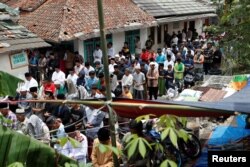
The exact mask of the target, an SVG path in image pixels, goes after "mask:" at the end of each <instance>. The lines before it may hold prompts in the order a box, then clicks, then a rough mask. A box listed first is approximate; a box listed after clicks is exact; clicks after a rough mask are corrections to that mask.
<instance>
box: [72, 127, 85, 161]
mask: <svg viewBox="0 0 250 167" xmlns="http://www.w3.org/2000/svg"><path fill="white" fill-rule="evenodd" d="M69 136H70V137H72V138H74V139H75V140H76V141H78V142H79V144H77V145H76V147H74V146H72V144H71V143H70V146H71V147H70V148H69V154H68V156H69V157H70V158H73V159H75V160H76V161H77V162H78V164H86V161H87V160H86V157H87V155H88V140H87V137H86V136H85V135H83V134H82V133H81V132H80V131H75V132H71V133H69Z"/></svg>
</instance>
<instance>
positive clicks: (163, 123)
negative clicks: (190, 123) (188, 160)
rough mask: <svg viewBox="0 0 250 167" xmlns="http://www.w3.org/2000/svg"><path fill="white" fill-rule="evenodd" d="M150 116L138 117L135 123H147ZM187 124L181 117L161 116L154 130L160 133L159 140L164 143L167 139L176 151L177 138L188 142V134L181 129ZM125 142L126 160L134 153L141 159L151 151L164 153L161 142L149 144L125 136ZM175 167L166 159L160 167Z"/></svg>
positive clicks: (142, 140)
mask: <svg viewBox="0 0 250 167" xmlns="http://www.w3.org/2000/svg"><path fill="white" fill-rule="evenodd" d="M150 117H152V115H143V116H140V117H138V118H137V119H136V120H137V121H142V120H146V121H148V120H149V119H150ZM186 124H187V119H186V118H183V117H177V116H174V115H162V116H161V117H160V118H158V120H157V122H156V126H157V127H155V128H156V129H158V130H159V131H160V132H161V140H162V141H164V140H165V139H166V138H169V139H170V141H171V143H172V144H173V145H174V146H175V147H176V148H177V149H178V142H177V141H178V138H182V139H183V140H184V141H185V142H187V141H188V139H189V136H188V133H187V132H186V131H185V130H184V129H183V128H182V127H185V126H186ZM125 142H126V143H128V144H127V145H126V147H125V150H127V156H128V159H130V158H131V157H132V156H133V155H135V154H136V152H139V154H140V155H141V156H142V157H145V156H146V154H147V151H149V150H152V147H153V148H154V151H156V152H158V151H159V152H164V149H165V148H164V147H163V145H162V144H161V142H157V141H156V142H154V143H151V144H149V143H148V142H147V141H146V140H145V139H144V138H141V137H138V136H137V135H130V136H127V138H126V139H125ZM168 166H169V167H177V164H176V163H175V162H174V161H172V160H170V159H166V160H165V161H163V162H162V164H161V167H168Z"/></svg>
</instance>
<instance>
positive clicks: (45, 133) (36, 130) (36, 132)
mask: <svg viewBox="0 0 250 167" xmlns="http://www.w3.org/2000/svg"><path fill="white" fill-rule="evenodd" d="M28 134H29V135H30V136H31V137H33V138H35V139H37V140H40V141H41V142H42V143H44V144H49V143H50V133H49V128H48V126H47V125H46V124H45V123H44V122H43V121H42V120H41V119H40V118H39V117H38V116H36V115H34V114H33V115H31V116H30V118H29V124H28Z"/></svg>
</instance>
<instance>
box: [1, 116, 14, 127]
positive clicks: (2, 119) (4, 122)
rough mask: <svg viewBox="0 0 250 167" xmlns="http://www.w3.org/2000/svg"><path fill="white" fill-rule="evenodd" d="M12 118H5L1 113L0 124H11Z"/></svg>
mask: <svg viewBox="0 0 250 167" xmlns="http://www.w3.org/2000/svg"><path fill="white" fill-rule="evenodd" d="M12 123H13V122H12V120H10V119H7V118H5V117H4V116H3V115H2V114H0V125H3V124H8V125H9V124H12Z"/></svg>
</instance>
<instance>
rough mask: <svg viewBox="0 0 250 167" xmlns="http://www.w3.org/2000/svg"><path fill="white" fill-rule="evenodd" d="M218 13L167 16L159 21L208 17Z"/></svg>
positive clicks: (158, 21) (166, 21)
mask: <svg viewBox="0 0 250 167" xmlns="http://www.w3.org/2000/svg"><path fill="white" fill-rule="evenodd" d="M216 16H217V14H215V13H209V14H199V15H192V16H180V17H177V16H175V17H166V18H160V19H157V23H159V24H160V23H170V22H176V21H182V20H193V19H198V18H206V17H216Z"/></svg>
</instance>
